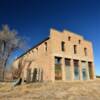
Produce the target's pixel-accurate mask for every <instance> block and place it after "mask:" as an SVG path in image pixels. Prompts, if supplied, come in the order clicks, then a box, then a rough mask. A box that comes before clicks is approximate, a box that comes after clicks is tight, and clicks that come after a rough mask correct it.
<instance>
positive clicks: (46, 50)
mask: <svg viewBox="0 0 100 100" xmlns="http://www.w3.org/2000/svg"><path fill="white" fill-rule="evenodd" d="M47 49H48V48H47V42H45V51H47Z"/></svg>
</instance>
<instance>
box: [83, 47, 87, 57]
mask: <svg viewBox="0 0 100 100" xmlns="http://www.w3.org/2000/svg"><path fill="white" fill-rule="evenodd" d="M84 54H85V56H87V48H84Z"/></svg>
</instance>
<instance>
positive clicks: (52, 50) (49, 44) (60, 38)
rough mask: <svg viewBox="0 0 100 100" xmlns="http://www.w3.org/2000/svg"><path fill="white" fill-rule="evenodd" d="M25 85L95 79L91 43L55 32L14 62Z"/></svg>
mask: <svg viewBox="0 0 100 100" xmlns="http://www.w3.org/2000/svg"><path fill="white" fill-rule="evenodd" d="M13 65H14V66H17V67H18V68H19V66H20V67H21V69H22V72H21V74H22V78H23V80H25V81H30V82H34V81H56V80H63V81H73V80H93V79H95V70H94V58H93V48H92V43H91V42H90V41H87V40H85V39H84V38H83V37H82V36H80V35H77V34H75V33H73V32H70V31H67V30H64V31H63V32H60V31H57V30H55V29H51V30H50V36H49V37H48V38H46V39H45V40H43V41H42V42H40V43H39V44H37V45H35V46H34V47H33V48H31V49H30V50H28V51H27V52H25V53H24V54H22V55H21V56H20V57H18V58H17V59H16V60H15V61H14V64H13Z"/></svg>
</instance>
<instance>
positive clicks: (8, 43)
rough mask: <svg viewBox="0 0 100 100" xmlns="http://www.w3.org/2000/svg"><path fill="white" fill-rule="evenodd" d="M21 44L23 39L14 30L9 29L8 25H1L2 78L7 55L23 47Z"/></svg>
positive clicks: (0, 55)
mask: <svg viewBox="0 0 100 100" xmlns="http://www.w3.org/2000/svg"><path fill="white" fill-rule="evenodd" d="M23 44H24V42H23V39H22V38H21V37H19V36H18V34H17V32H16V31H15V30H10V29H9V27H8V25H4V26H3V27H2V30H1V31H0V67H1V69H0V70H2V71H1V72H2V79H3V80H4V74H5V68H6V65H7V61H8V58H9V56H10V55H11V54H12V52H14V51H15V50H17V49H19V48H23Z"/></svg>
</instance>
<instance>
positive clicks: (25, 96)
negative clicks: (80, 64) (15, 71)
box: [0, 79, 100, 100]
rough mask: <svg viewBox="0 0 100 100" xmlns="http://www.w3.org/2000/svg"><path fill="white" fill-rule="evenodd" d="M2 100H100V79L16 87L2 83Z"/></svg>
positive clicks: (0, 87) (0, 90) (0, 95)
mask: <svg viewBox="0 0 100 100" xmlns="http://www.w3.org/2000/svg"><path fill="white" fill-rule="evenodd" d="M0 100H100V79H96V80H95V81H81V82H79V81H76V82H56V83H50V82H45V83H31V84H26V85H25V84H24V85H21V86H16V87H13V84H12V83H0Z"/></svg>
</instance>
